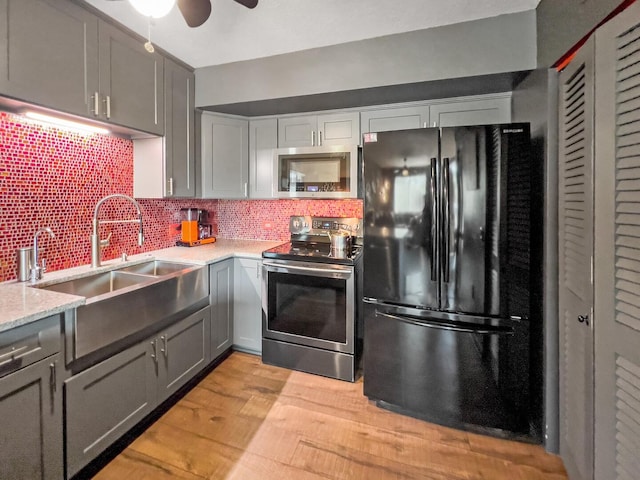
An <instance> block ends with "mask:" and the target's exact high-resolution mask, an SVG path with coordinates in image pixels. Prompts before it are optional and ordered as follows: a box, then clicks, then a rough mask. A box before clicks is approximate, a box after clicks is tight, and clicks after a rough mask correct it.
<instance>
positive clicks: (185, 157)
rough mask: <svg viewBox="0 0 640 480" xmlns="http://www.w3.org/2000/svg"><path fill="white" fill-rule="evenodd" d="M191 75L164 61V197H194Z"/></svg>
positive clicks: (193, 111)
mask: <svg viewBox="0 0 640 480" xmlns="http://www.w3.org/2000/svg"><path fill="white" fill-rule="evenodd" d="M194 86H195V75H194V74H193V72H190V71H189V70H187V69H186V68H183V67H181V66H180V65H178V64H177V63H175V62H172V61H171V60H169V59H165V61H164V89H165V152H166V158H165V162H166V177H167V178H166V186H165V188H166V195H167V196H173V197H194V196H195V193H196V179H195V175H196V169H195V161H194V146H195V144H194V138H195V136H194V133H195V131H194V125H193V124H194V120H195V106H194V105H195V95H194V92H195V89H194Z"/></svg>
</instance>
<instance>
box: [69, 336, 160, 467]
mask: <svg viewBox="0 0 640 480" xmlns="http://www.w3.org/2000/svg"><path fill="white" fill-rule="evenodd" d="M153 343H154V342H151V341H149V342H143V343H140V344H138V345H135V346H133V347H131V348H130V349H128V350H125V351H124V352H121V353H119V354H117V355H115V356H113V357H111V358H109V359H108V360H105V361H104V362H101V363H98V364H97V365H94V366H93V367H91V368H89V369H87V370H85V371H83V372H82V373H79V374H78V375H74V376H73V377H71V378H70V379H68V380H67V381H66V382H65V422H66V447H67V448H66V455H67V474H68V476H69V477H71V476H73V475H75V474H76V473H78V471H80V469H82V468H83V467H84V466H85V465H87V464H88V463H89V462H90V461H91V460H93V459H94V458H95V457H97V456H98V454H100V453H101V452H103V451H104V450H105V449H106V448H107V447H108V446H109V445H111V444H112V443H113V442H115V441H116V440H117V439H118V438H120V437H121V436H122V435H123V434H124V433H125V432H127V431H128V430H129V429H130V428H131V427H133V426H134V425H135V424H136V423H138V422H139V421H140V420H142V419H143V418H144V417H145V416H146V415H147V414H148V413H150V412H151V411H152V410H153V409H154V408H155V405H156V392H157V373H156V372H157V368H158V363H156V360H157V356H158V354H159V353H160V352H159V351H158V349H157V345H153Z"/></svg>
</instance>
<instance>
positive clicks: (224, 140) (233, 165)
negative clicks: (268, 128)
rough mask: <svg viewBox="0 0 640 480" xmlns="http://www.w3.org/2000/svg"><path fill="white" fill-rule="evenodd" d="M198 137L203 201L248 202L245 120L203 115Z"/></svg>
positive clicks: (247, 141) (247, 157) (247, 148)
mask: <svg viewBox="0 0 640 480" xmlns="http://www.w3.org/2000/svg"><path fill="white" fill-rule="evenodd" d="M200 136H201V139H200V140H201V143H200V168H201V170H200V181H201V189H200V194H201V196H202V198H240V199H241V198H248V197H249V190H248V182H249V172H248V170H249V122H248V120H245V119H241V118H235V117H226V116H222V115H213V114H210V113H208V112H202V115H201V121H200Z"/></svg>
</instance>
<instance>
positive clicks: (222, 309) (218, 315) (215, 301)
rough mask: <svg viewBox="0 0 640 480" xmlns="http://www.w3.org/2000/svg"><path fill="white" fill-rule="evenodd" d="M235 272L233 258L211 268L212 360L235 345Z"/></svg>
mask: <svg viewBox="0 0 640 480" xmlns="http://www.w3.org/2000/svg"><path fill="white" fill-rule="evenodd" d="M233 270H234V269H233V258H231V259H228V260H223V261H222V262H218V263H214V264H212V265H211V266H210V267H209V288H210V303H211V359H212V360H215V359H216V358H218V357H219V356H220V355H222V354H223V353H224V352H225V351H226V350H228V349H229V348H231V345H232V343H233V299H234V290H233V287H234V284H233V273H234V272H233Z"/></svg>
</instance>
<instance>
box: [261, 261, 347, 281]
mask: <svg viewBox="0 0 640 480" xmlns="http://www.w3.org/2000/svg"><path fill="white" fill-rule="evenodd" d="M262 264H263V265H264V266H265V267H267V270H270V271H275V272H281V273H296V272H302V273H320V274H321V275H318V276H321V277H327V278H337V279H345V280H347V279H349V278H351V275H352V272H351V270H346V269H345V270H338V269H335V268H316V267H303V266H299V265H295V266H293V265H281V264H276V263H269V262H263V263H262Z"/></svg>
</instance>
